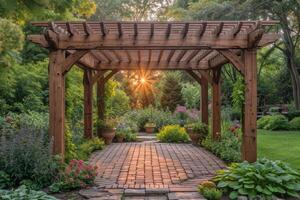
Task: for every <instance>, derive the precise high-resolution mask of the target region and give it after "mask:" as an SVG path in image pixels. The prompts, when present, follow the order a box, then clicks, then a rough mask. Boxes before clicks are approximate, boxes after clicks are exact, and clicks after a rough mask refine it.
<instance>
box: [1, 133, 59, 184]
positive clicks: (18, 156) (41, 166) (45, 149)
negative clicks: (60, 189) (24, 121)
mask: <svg viewBox="0 0 300 200" xmlns="http://www.w3.org/2000/svg"><path fill="white" fill-rule="evenodd" d="M47 138H48V135H47V134H46V135H45V134H44V132H42V131H37V130H26V129H21V130H20V131H18V132H16V133H15V134H14V135H10V136H6V137H5V136H3V137H1V139H0V170H2V171H4V172H5V173H7V174H8V175H9V176H10V179H11V180H12V182H13V185H18V184H19V183H20V182H21V181H22V180H31V181H32V182H33V183H34V184H35V185H37V186H39V187H45V186H48V185H50V184H51V183H52V181H53V180H54V178H55V177H56V175H57V169H58V164H57V162H56V160H55V159H54V158H53V156H52V150H51V146H52V144H51V143H49V142H48V141H47V140H48V139H47Z"/></svg>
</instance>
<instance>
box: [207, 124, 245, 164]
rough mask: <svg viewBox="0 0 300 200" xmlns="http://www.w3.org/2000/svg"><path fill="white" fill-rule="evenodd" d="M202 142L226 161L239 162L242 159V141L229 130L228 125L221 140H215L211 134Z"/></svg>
mask: <svg viewBox="0 0 300 200" xmlns="http://www.w3.org/2000/svg"><path fill="white" fill-rule="evenodd" d="M201 144H202V146H203V147H204V148H206V149H208V150H209V151H211V152H212V153H214V154H216V155H217V156H218V157H220V158H221V159H222V160H224V161H226V162H239V161H240V159H241V153H240V148H241V141H240V140H239V138H238V137H237V136H236V135H235V134H233V133H232V132H230V131H228V128H227V127H226V128H225V131H224V132H222V133H221V138H220V139H219V140H213V138H212V135H211V134H209V135H208V136H207V137H206V138H205V140H203V141H202V143H201Z"/></svg>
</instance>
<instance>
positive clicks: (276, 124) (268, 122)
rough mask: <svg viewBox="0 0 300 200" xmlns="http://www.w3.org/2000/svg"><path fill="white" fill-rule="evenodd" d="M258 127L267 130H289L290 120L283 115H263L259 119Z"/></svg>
mask: <svg viewBox="0 0 300 200" xmlns="http://www.w3.org/2000/svg"><path fill="white" fill-rule="evenodd" d="M257 126H258V128H261V129H265V130H273V131H274V130H289V129H290V127H289V122H288V120H287V118H286V117H285V116H283V115H270V116H263V117H261V118H260V119H259V120H258V121H257Z"/></svg>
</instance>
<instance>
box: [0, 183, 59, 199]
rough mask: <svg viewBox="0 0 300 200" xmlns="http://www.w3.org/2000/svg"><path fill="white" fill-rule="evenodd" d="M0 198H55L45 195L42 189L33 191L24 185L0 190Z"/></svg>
mask: <svg viewBox="0 0 300 200" xmlns="http://www.w3.org/2000/svg"><path fill="white" fill-rule="evenodd" d="M0 199H1V200H20V199H30V200H56V198H55V197H53V196H50V195H47V194H46V193H45V192H42V191H35V190H31V189H29V188H27V187H26V186H25V185H22V186H20V187H19V188H18V189H15V190H0Z"/></svg>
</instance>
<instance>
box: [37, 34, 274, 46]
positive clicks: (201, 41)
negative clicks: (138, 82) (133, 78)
mask: <svg viewBox="0 0 300 200" xmlns="http://www.w3.org/2000/svg"><path fill="white" fill-rule="evenodd" d="M167 35H168V33H166V36H165V37H167ZM256 35H257V34H255V33H252V34H250V36H249V38H248V34H238V35H237V36H236V37H234V38H232V37H228V35H220V36H219V37H216V38H214V37H211V36H210V35H203V36H202V37H201V38H196V37H190V38H189V39H188V40H177V39H175V38H172V39H170V38H169V39H166V38H161V36H157V37H153V38H152V39H151V40H148V39H140V38H147V37H149V35H145V37H144V36H143V35H139V37H138V38H135V37H134V36H132V35H126V37H125V35H124V36H123V37H122V39H119V40H116V39H115V38H109V37H103V35H98V34H92V35H90V36H89V37H86V36H85V35H74V36H72V37H69V36H67V35H57V34H55V33H54V32H53V31H52V32H51V30H48V31H47V37H46V40H47V41H48V43H49V42H50V43H51V44H52V43H53V44H54V46H55V47H56V48H59V49H78V50H79V49H93V50H97V49H99V50H101V49H107V50H110V49H128V50H129V49H132V50H134V49H145V50H146V49H153V50H159V49H169V50H172V49H173V50H179V49H186V50H193V49H200V48H201V49H246V48H248V41H250V42H251V41H253V39H251V38H255V37H254V36H256ZM41 37H42V36H41ZM278 38H279V36H278V34H268V33H266V34H263V36H262V38H261V39H260V40H255V41H258V44H257V47H261V46H262V45H265V44H266V43H267V44H268V43H271V42H274V41H276V40H277V39H278ZM42 40H43V38H41V39H37V38H35V41H34V42H35V43H38V44H40V43H39V42H40V41H42ZM162 40H163V42H162ZM252 44H253V43H252ZM49 46H50V45H49Z"/></svg>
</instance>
